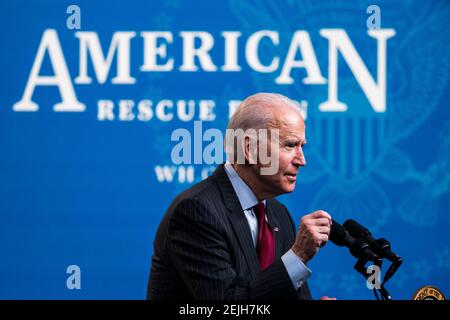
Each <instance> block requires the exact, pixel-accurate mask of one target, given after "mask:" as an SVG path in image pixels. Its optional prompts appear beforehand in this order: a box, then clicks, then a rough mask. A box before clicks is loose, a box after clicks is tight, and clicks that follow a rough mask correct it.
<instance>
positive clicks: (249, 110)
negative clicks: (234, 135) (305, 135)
mask: <svg viewBox="0 0 450 320" xmlns="http://www.w3.org/2000/svg"><path fill="white" fill-rule="evenodd" d="M280 106H287V107H288V108H291V109H292V110H295V111H296V112H298V113H299V114H300V116H302V114H301V111H300V108H299V104H298V103H297V102H295V101H293V100H291V99H289V98H288V97H286V96H283V95H281V94H278V93H266V92H262V93H257V94H254V95H252V96H250V97H248V98H246V99H245V100H244V101H242V103H241V104H240V105H239V107H238V108H237V110H236V112H235V113H234V114H233V116H232V117H231V119H230V122H229V123H228V129H234V130H236V129H243V130H247V129H256V130H258V129H268V128H273V127H279V124H278V123H276V121H277V119H274V117H273V111H274V109H275V108H279V107H280ZM302 118H303V116H302Z"/></svg>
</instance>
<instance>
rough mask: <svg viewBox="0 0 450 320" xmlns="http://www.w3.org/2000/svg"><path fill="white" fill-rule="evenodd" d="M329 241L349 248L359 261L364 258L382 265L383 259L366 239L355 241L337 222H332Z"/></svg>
mask: <svg viewBox="0 0 450 320" xmlns="http://www.w3.org/2000/svg"><path fill="white" fill-rule="evenodd" d="M329 239H330V240H331V242H333V243H334V244H335V245H337V246H340V247H347V248H349V249H350V253H351V254H352V255H353V256H354V257H355V258H357V259H360V258H363V259H365V260H370V261H373V262H375V264H378V263H380V264H381V258H380V257H379V256H378V255H376V254H375V253H374V252H373V251H372V250H371V249H370V246H369V244H368V243H367V241H366V240H365V239H364V238H360V239H355V238H354V237H353V236H352V235H350V234H349V232H348V231H347V230H346V229H345V228H344V227H343V226H341V225H340V224H339V223H337V222H336V221H334V220H332V224H331V230H330V236H329Z"/></svg>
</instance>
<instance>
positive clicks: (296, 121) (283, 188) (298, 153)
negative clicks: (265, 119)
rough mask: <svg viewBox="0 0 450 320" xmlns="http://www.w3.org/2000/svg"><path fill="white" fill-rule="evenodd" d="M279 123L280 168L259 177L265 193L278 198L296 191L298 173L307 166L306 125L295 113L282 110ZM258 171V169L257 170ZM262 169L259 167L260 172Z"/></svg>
mask: <svg viewBox="0 0 450 320" xmlns="http://www.w3.org/2000/svg"><path fill="white" fill-rule="evenodd" d="M276 116H277V117H278V119H279V120H280V121H279V122H280V123H281V124H282V125H281V126H280V127H279V128H277V129H278V130H279V143H278V147H279V157H278V160H279V168H278V172H277V173H275V174H273V175H261V174H260V175H259V179H260V183H261V184H262V185H263V186H264V189H265V190H264V191H265V193H268V194H271V195H272V196H274V197H275V196H277V195H280V194H283V193H289V192H292V191H294V189H295V183H296V181H297V173H298V171H299V169H300V167H302V166H305V165H306V160H305V156H304V154H303V149H302V148H303V146H304V145H305V144H306V137H305V123H304V121H303V119H302V117H301V116H300V115H299V114H298V113H297V112H295V111H292V110H290V109H288V111H286V108H281V109H280V110H279V111H277V115H276ZM255 169H256V168H255ZM260 169H261V167H259V169H257V170H260Z"/></svg>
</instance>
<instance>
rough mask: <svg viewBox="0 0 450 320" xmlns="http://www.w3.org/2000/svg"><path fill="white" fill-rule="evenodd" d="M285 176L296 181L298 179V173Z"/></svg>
mask: <svg viewBox="0 0 450 320" xmlns="http://www.w3.org/2000/svg"><path fill="white" fill-rule="evenodd" d="M284 175H285V176H287V177H288V178H289V179H291V180H296V179H297V174H296V173H285V174H284Z"/></svg>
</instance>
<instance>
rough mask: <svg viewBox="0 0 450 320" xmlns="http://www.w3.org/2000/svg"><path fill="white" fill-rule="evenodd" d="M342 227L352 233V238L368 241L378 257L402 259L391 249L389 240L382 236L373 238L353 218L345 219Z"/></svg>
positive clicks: (393, 260) (393, 259)
mask: <svg viewBox="0 0 450 320" xmlns="http://www.w3.org/2000/svg"><path fill="white" fill-rule="evenodd" d="M344 228H346V229H347V230H348V232H349V233H350V235H352V236H353V237H354V238H356V239H360V238H362V239H365V240H366V241H367V242H368V243H369V245H370V247H371V249H372V250H373V251H374V252H375V253H376V254H377V255H379V256H380V257H382V258H386V259H388V260H389V261H392V262H401V261H402V258H400V257H399V256H398V255H397V254H395V253H394V252H393V251H392V250H391V244H390V243H389V241H387V240H386V239H384V238H381V239H378V240H375V239H374V238H373V237H372V234H371V233H370V231H369V230H368V229H367V228H365V227H363V226H362V225H360V224H359V223H358V222H356V221H355V220H353V219H348V220H347V221H345V222H344Z"/></svg>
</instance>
